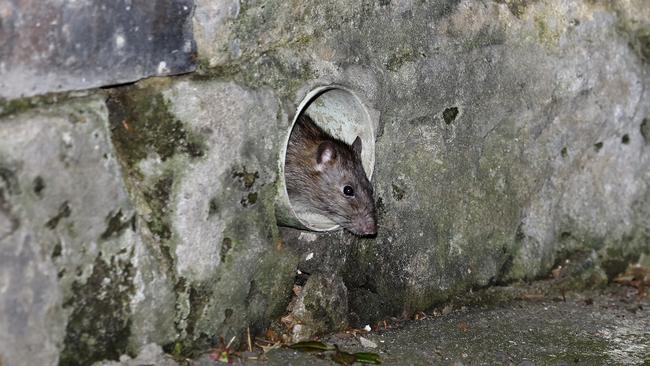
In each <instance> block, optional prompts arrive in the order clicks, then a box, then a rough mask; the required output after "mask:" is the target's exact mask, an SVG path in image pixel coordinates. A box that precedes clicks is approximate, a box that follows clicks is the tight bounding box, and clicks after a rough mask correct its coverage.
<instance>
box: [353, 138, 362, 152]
mask: <svg viewBox="0 0 650 366" xmlns="http://www.w3.org/2000/svg"><path fill="white" fill-rule="evenodd" d="M352 150H354V153H355V154H357V156H359V157H361V139H360V138H359V136H357V138H356V139H355V140H354V142H353V143H352Z"/></svg>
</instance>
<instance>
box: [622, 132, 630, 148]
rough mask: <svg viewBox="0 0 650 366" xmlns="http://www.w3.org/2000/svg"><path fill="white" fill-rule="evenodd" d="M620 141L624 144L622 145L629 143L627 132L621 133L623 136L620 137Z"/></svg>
mask: <svg viewBox="0 0 650 366" xmlns="http://www.w3.org/2000/svg"><path fill="white" fill-rule="evenodd" d="M621 143H622V144H624V145H627V144H629V143H630V136H629V135H628V134H625V135H623V137H621Z"/></svg>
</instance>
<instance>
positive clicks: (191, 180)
mask: <svg viewBox="0 0 650 366" xmlns="http://www.w3.org/2000/svg"><path fill="white" fill-rule="evenodd" d="M108 105H109V109H110V115H111V125H112V132H113V134H112V138H113V143H114V144H115V146H116V150H117V155H118V158H119V160H120V161H121V163H122V165H123V167H124V170H125V176H126V177H127V185H128V187H129V191H130V194H131V197H132V199H133V201H134V202H136V209H137V211H138V215H139V217H141V218H142V222H143V223H144V225H143V227H142V230H143V232H144V233H146V235H145V236H144V238H143V240H145V242H146V243H147V246H148V247H150V248H154V249H151V250H152V251H155V252H157V253H159V254H160V255H159V257H158V259H157V260H158V266H157V267H154V268H150V269H149V271H152V273H150V274H148V275H147V278H149V281H154V282H152V283H146V284H145V285H143V288H145V289H148V291H149V292H150V295H147V294H145V295H144V296H143V297H141V298H142V300H143V301H145V302H143V303H142V304H141V306H142V307H143V311H142V313H141V316H138V317H136V318H135V320H134V321H139V322H141V324H143V325H144V326H145V328H146V332H145V333H152V332H154V330H156V329H158V330H159V331H162V332H163V333H164V334H167V335H168V337H167V338H166V339H164V340H161V339H157V340H154V339H151V338H147V339H143V337H142V336H141V337H138V338H139V340H140V341H148V342H151V341H155V342H158V343H160V344H164V345H165V346H166V347H169V348H166V349H168V350H173V351H176V352H181V353H182V354H187V353H188V352H191V350H193V349H196V348H197V347H198V348H200V347H207V346H209V345H211V344H212V343H213V341H214V339H215V338H214V337H217V336H223V337H225V338H226V339H230V338H231V337H233V336H236V337H239V336H240V335H242V334H243V332H244V331H245V330H246V329H247V327H250V328H251V331H252V332H260V331H262V330H263V329H264V328H265V327H266V326H267V325H268V322H269V320H270V319H272V318H274V317H278V316H280V315H281V314H282V312H283V311H284V309H285V307H286V305H287V304H288V302H289V300H290V293H291V287H292V283H293V276H294V272H295V266H296V262H297V259H296V257H295V256H294V255H293V254H292V253H290V252H289V251H287V250H285V249H283V247H282V242H281V241H280V238H279V235H278V230H277V226H276V223H275V217H274V206H273V202H274V197H275V196H274V195H275V191H276V189H275V180H276V175H277V164H276V160H275V156H276V151H277V148H278V145H277V141H278V138H277V134H278V124H279V123H280V122H281V119H280V117H282V120H283V119H284V118H285V117H286V116H284V115H283V114H282V112H281V111H280V110H279V101H278V99H277V98H276V97H274V96H273V94H272V93H270V92H269V91H264V90H260V91H252V90H250V89H248V88H244V87H241V86H238V85H236V84H234V83H231V82H221V81H215V82H190V81H189V80H180V81H178V82H172V83H168V82H167V81H162V84H161V83H159V82H158V81H152V82H151V83H142V84H141V85H139V86H137V87H134V88H126V89H124V90H120V91H116V92H115V93H113V94H112V95H111V97H110V98H109V102H108ZM147 268H149V266H147ZM160 278H165V279H166V280H165V284H164V286H166V287H167V288H169V292H168V295H166V296H172V297H175V301H173V302H168V301H167V300H166V299H160V300H161V301H157V299H158V297H157V294H158V293H159V291H158V290H155V289H154V288H155V287H153V288H152V286H155V282H161V281H160ZM164 286H163V287H164ZM166 291H167V290H166ZM145 307H146V308H147V309H148V311H144V309H145ZM165 308H166V310H164V311H163V309H165ZM151 309H155V310H154V311H153V314H152V311H151ZM156 313H157V314H156ZM171 320H173V322H172V321H171ZM238 339H239V338H238Z"/></svg>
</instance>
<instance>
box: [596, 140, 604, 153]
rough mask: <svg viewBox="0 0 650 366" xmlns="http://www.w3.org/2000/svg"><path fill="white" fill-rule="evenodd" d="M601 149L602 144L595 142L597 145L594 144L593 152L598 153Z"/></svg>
mask: <svg viewBox="0 0 650 366" xmlns="http://www.w3.org/2000/svg"><path fill="white" fill-rule="evenodd" d="M602 148H603V143H602V142H597V143H595V144H594V150H596V152H599V151H600V149H602Z"/></svg>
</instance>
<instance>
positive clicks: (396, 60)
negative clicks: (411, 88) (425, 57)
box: [386, 48, 417, 71]
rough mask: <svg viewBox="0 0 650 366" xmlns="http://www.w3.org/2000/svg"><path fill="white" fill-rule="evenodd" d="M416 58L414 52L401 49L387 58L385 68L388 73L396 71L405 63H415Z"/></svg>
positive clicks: (408, 49)
mask: <svg viewBox="0 0 650 366" xmlns="http://www.w3.org/2000/svg"><path fill="white" fill-rule="evenodd" d="M416 58H417V57H416V55H415V52H413V50H411V49H410V48H405V49H401V50H399V51H398V52H396V53H394V54H392V55H391V56H390V57H389V58H388V60H387V61H386V68H387V69H388V70H390V71H397V70H399V69H400V67H402V65H404V64H405V63H406V62H411V61H415V60H416Z"/></svg>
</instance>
